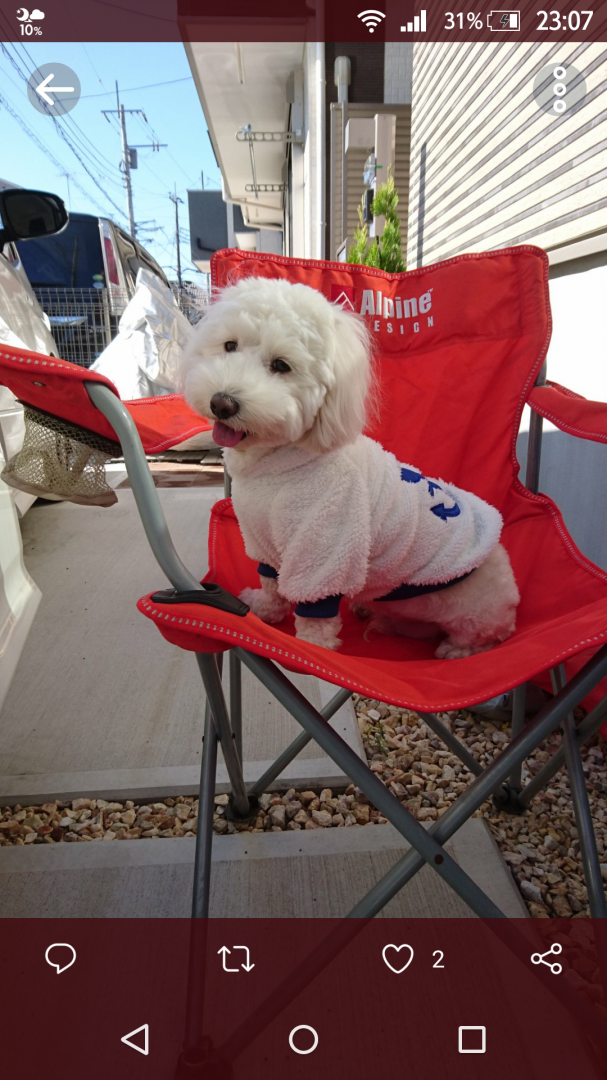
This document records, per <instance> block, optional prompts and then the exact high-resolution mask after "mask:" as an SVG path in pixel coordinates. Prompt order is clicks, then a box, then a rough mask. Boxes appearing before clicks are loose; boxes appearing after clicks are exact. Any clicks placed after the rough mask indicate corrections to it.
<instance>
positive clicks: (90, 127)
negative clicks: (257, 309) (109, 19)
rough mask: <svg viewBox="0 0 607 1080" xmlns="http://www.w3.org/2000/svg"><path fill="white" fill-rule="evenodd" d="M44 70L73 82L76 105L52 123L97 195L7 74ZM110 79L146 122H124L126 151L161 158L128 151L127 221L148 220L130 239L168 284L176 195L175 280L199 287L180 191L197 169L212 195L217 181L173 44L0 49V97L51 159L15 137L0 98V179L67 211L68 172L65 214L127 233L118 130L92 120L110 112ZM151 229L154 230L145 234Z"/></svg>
mask: <svg viewBox="0 0 607 1080" xmlns="http://www.w3.org/2000/svg"><path fill="white" fill-rule="evenodd" d="M4 50H6V52H8V53H9V55H10V59H9V57H8V56H7V55H6V52H5V51H4ZM53 62H54V63H57V62H59V63H62V64H67V65H68V66H69V67H71V68H72V69H73V70H74V71H75V72H76V74H77V75H78V77H79V79H80V83H81V87H82V96H81V98H80V101H79V102H78V104H77V105H76V107H75V108H74V109H73V110H72V112H71V113H69V115H68V116H66V117H64V118H63V119H62V120H61V121H60V123H61V125H62V126H63V127H64V129H65V133H66V135H68V136H69V139H70V142H71V143H72V144H73V145H74V146H75V148H76V150H77V153H78V155H79V156H80V157H81V158H82V161H83V162H84V163H85V164H86V166H87V168H88V169H89V170H90V172H91V173H92V174H93V177H94V178H95V180H96V181H97V182H98V184H99V185H100V186H101V188H102V189H103V191H101V190H100V188H99V187H98V186H97V185H96V183H95V180H93V179H92V178H91V176H89V175H88V173H87V171H86V170H85V168H84V166H83V164H82V163H81V162H80V161H79V160H78V157H76V155H75V154H74V153H73V152H72V150H71V149H70V147H69V146H68V144H67V143H66V142H65V141H64V140H63V139H62V138H61V137H60V135H58V134H57V132H56V130H55V124H54V123H53V120H52V119H51V118H50V117H48V116H43V115H42V114H41V113H39V112H37V111H36V109H34V108H33V107H32V105H31V104H30V102H29V100H28V98H27V93H26V83H25V81H24V80H23V78H22V77H21V76H20V75H19V73H18V71H17V70H16V66H15V65H17V67H19V68H20V69H21V71H22V72H23V73H24V74H25V75H26V76H27V77H29V75H30V73H31V72H32V71H33V70H34V69H35V68H36V67H38V66H40V65H41V64H46V63H53ZM116 80H118V85H119V88H120V99H121V101H122V103H123V104H124V107H125V109H129V108H132V109H143V111H144V112H145V114H146V117H147V120H148V123H147V124H146V123H145V122H144V121H143V118H141V117H135V116H127V134H128V140H129V144H131V145H133V144H137V143H151V142H161V143H168V147H167V148H166V149H163V150H158V151H152V150H139V151H138V155H139V168H138V169H137V170H136V171H134V172H133V173H132V179H133V200H134V209H135V220H136V221H137V222H138V223H139V222H144V221H146V222H150V221H151V222H152V224H151V225H150V226H149V228H150V231H149V232H148V231H146V229H147V228H148V226H143V225H142V227H141V232H140V233H139V239H140V241H141V242H142V243H143V245H144V247H147V248H148V250H149V251H150V253H151V254H152V255H154V257H155V258H156V259H157V261H158V262H159V263H160V265H161V266H162V267H163V268H164V269H165V270H166V272H167V274H168V276H169V277H170V278H175V276H176V274H175V265H176V255H175V242H174V235H175V229H174V208H173V204H172V203H171V201H170V200H169V198H168V193H169V192H172V191H173V190H174V188H175V185H176V187H177V194H178V195H179V196H180V197H181V198H182V199H183V200H184V204H183V205H180V206H179V213H180V226H181V234H182V244H181V261H182V272H183V276H184V279H185V280H190V281H197V282H199V283H202V282H203V278H202V275H200V274H198V273H197V272H196V271H195V269H194V267H193V265H192V263H191V261H190V245H189V221H188V212H187V190H188V188H200V185H201V179H200V174H201V171H202V172H204V175H205V184H206V186H207V187H215V188H217V187H220V175H219V170H218V168H217V165H216V164H215V158H214V156H213V151H212V149H211V145H210V142H209V138H208V135H207V129H206V123H205V118H204V114H203V112H202V107H201V105H200V102H199V100H198V95H197V93H196V89H195V86H194V82H193V80H192V78H191V74H190V68H189V64H188V62H187V58H186V55H185V51H184V48H183V46H182V45H181V44H178V43H161V44H158V43H150V44H148V43H143V42H141V43H136V44H133V43H130V42H84V43H56V42H55V43H48V42H45V41H42V42H32V41H28V42H27V45H20V44H17V45H6V44H5V45H4V48H3V49H2V48H0V93H1V94H2V95H3V96H4V97H5V98H6V99H7V101H8V103H9V105H10V106H11V108H12V109H13V110H15V111H16V112H17V113H18V115H19V117H20V119H21V122H22V123H23V124H25V125H26V127H27V128H28V129H29V131H30V132H31V133H33V134H34V135H35V136H37V137H38V139H39V140H40V141H41V142H42V144H43V145H44V146H45V148H46V149H47V150H48V151H50V153H51V154H52V157H53V158H54V159H56V161H53V160H51V158H50V157H49V155H48V154H47V153H45V152H44V150H42V149H41V148H40V147H39V146H38V145H36V143H35V141H34V139H33V138H32V135H31V134H28V133H26V131H24V130H23V128H22V126H21V124H20V123H19V121H18V120H16V119H15V118H14V117H13V116H12V115H11V114H10V112H9V111H8V110H7V109H6V108H5V107H4V106H3V104H2V101H1V100H0V131H1V132H2V135H1V140H2V155H1V164H0V176H1V177H2V178H3V179H5V180H10V181H12V182H13V183H15V184H21V185H23V186H24V187H33V188H39V189H44V190H46V191H54V192H56V193H57V194H58V195H61V197H62V198H63V199H65V201H66V205H68V181H67V179H66V177H65V176H63V175H61V174H62V172H68V173H70V174H71V178H70V180H69V188H70V191H69V196H70V198H69V208H70V209H71V210H75V211H76V210H79V211H84V212H86V213H93V214H95V213H103V215H104V216H107V217H111V218H113V220H115V221H116V222H117V223H118V224H119V225H121V226H122V227H123V228H126V229H127V231H128V219H127V218H126V194H125V191H124V185H123V181H122V174H121V172H120V170H119V164H120V160H121V143H120V131H119V128H118V124H117V120H116V119H113V120H112V122H111V123H108V121H107V120H106V119H105V118H104V116H103V115H102V113H101V110H102V109H115V108H116V95H115V88H114V84H115V81H116ZM172 80H181V81H172ZM157 84H164V85H157ZM133 87H146V89H131V88H133ZM57 162H58V163H59V164H57ZM81 189H84V191H85V192H86V193H87V194H86V195H85V194H84V193H83V191H82V190H81ZM110 200H111V201H110ZM112 203H114V204H115V205H112ZM116 208H118V209H116ZM119 211H122V215H121V214H120V213H119ZM157 226H158V227H159V229H160V230H163V231H154V232H153V231H151V229H154V228H156V227H157Z"/></svg>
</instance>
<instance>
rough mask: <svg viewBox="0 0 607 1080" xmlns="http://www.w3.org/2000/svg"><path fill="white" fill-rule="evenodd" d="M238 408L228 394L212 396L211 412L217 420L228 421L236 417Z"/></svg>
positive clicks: (236, 403)
mask: <svg viewBox="0 0 607 1080" xmlns="http://www.w3.org/2000/svg"><path fill="white" fill-rule="evenodd" d="M239 408H240V406H239V404H238V402H237V401H235V400H234V398H233V397H230V396H229V394H213V397H212V398H211V412H212V413H213V416H216V417H217V419H218V420H229V419H230V417H231V416H236V414H237V412H238V409H239Z"/></svg>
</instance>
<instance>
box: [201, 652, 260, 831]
mask: <svg viewBox="0 0 607 1080" xmlns="http://www.w3.org/2000/svg"><path fill="white" fill-rule="evenodd" d="M196 661H197V663H198V667H199V668H200V674H201V675H202V681H203V683H204V688H205V691H206V695H207V700H208V702H209V705H210V706H211V713H212V716H213V722H214V724H215V729H216V731H217V738H218V739H219V741H220V743H221V750H222V753H223V759H224V761H225V763H226V769H227V770H228V777H229V779H230V787H231V789H232V800H233V804H234V809H235V811H236V814H237V815H238V816H241V817H243V818H246V817H248V816H249V814H250V805H251V804H250V802H249V797H248V795H247V790H246V788H245V783H244V778H243V775H242V764H241V761H240V758H239V756H238V752H237V750H236V744H235V740H234V734H233V732H232V726H231V724H230V717H229V714H228V708H227V705H226V699H225V697H224V693H223V686H222V685H221V676H220V674H219V671H218V669H217V661H216V659H215V654H214V653H196Z"/></svg>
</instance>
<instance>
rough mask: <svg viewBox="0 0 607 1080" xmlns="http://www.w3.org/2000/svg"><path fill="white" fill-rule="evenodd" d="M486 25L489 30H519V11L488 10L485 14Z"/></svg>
mask: <svg viewBox="0 0 607 1080" xmlns="http://www.w3.org/2000/svg"><path fill="white" fill-rule="evenodd" d="M487 26H488V27H489V29H490V30H498V31H500V32H501V33H503V32H504V31H506V32H508V31H510V32H511V31H513V30H520V28H521V13H520V11H490V12H489V14H488V15H487Z"/></svg>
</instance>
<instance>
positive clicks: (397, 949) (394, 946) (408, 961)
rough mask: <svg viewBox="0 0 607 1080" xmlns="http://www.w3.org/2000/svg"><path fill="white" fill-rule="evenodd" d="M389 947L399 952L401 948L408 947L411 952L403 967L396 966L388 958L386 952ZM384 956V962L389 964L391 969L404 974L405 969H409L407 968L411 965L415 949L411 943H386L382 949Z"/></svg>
mask: <svg viewBox="0 0 607 1080" xmlns="http://www.w3.org/2000/svg"><path fill="white" fill-rule="evenodd" d="M388 949H395V950H396V952H397V953H398V952H400V950H401V949H408V950H409V953H410V955H409V958H408V959H407V961H406V962H405V963H404V964H403V966H402V967H394V966H393V965H392V964H391V963H390V961H389V960H388V957H387V956H386V953H387V951H388ZM382 956H383V958H384V964H387V965H388V967H389V968H390V971H393V972H394V974H395V975H402V973H403V971H406V970H407V968H408V967H409V964H410V963H411V961H412V959H413V949H412V948H411V946H410V945H384V947H383V949H382Z"/></svg>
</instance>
